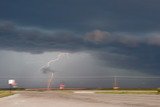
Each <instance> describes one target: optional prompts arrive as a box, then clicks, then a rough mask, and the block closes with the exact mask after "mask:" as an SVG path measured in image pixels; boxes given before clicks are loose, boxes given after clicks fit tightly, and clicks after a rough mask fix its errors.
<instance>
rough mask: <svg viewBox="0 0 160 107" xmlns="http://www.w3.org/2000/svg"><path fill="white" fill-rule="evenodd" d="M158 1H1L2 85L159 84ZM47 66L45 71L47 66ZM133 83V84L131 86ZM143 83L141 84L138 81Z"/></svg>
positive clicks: (0, 83)
mask: <svg viewBox="0 0 160 107" xmlns="http://www.w3.org/2000/svg"><path fill="white" fill-rule="evenodd" d="M159 4H160V1H159V0H1V1H0V80H1V81H0V87H7V86H8V85H7V80H8V79H15V80H16V81H17V83H18V86H19V87H45V86H46V83H47V78H48V77H49V76H50V73H48V72H47V73H44V72H43V69H42V68H43V67H46V64H47V63H48V62H49V61H52V60H54V59H56V58H57V56H58V55H59V54H60V53H68V54H67V55H64V56H62V57H61V58H59V60H58V61H54V62H51V63H50V66H49V67H48V69H49V70H50V71H54V82H53V83H52V86H54V87H56V86H58V84H60V83H62V82H64V83H65V84H66V86H67V87H98V88H101V87H102V88H103V87H112V85H113V83H112V82H113V76H130V77H131V76H136V77H137V76H138V77H137V78H129V77H127V78H126V77H123V78H122V77H119V78H118V81H119V82H120V83H119V84H120V85H121V86H120V87H159V85H160V84H159V83H158V82H157V81H159V79H158V78H150V79H147V80H146V79H144V78H139V76H141V77H160V72H159V70H160V31H159V30H160V21H159V19H160V14H159V12H160V6H159ZM48 69H47V70H48ZM131 83H132V85H131ZM137 83H139V84H137Z"/></svg>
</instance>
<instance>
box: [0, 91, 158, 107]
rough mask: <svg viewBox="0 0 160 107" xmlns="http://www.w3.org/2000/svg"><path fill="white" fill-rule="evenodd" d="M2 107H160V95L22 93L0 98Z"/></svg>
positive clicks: (65, 92) (58, 92)
mask: <svg viewBox="0 0 160 107" xmlns="http://www.w3.org/2000/svg"><path fill="white" fill-rule="evenodd" d="M0 107H160V95H153V94H152V95H146V94H95V93H92V92H90V91H88V92H80V91H78V92H75V93H73V92H71V91H44V92H43V91H42V92H41V91H21V92H17V94H15V95H13V96H9V97H4V98H0Z"/></svg>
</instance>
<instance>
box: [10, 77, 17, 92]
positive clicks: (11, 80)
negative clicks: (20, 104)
mask: <svg viewBox="0 0 160 107" xmlns="http://www.w3.org/2000/svg"><path fill="white" fill-rule="evenodd" d="M8 84H9V90H10V93H11V91H12V87H13V86H15V85H16V81H15V80H13V79H10V80H8Z"/></svg>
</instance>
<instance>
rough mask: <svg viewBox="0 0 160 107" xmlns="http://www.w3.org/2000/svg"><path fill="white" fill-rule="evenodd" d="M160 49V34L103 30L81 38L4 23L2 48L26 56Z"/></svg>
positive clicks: (1, 25)
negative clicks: (113, 49) (61, 52)
mask: <svg viewBox="0 0 160 107" xmlns="http://www.w3.org/2000/svg"><path fill="white" fill-rule="evenodd" d="M142 46H144V47H159V46H160V36H159V33H150V34H146V35H145V34H142V35H140V36H139V35H135V34H130V33H114V32H111V33H109V32H107V31H101V30H95V31H91V32H86V33H84V34H77V33H74V32H72V31H64V30H46V29H42V28H36V27H24V26H19V25H17V24H15V23H13V22H9V21H1V22H0V48H1V49H3V50H15V51H24V52H30V53H34V52H37V53H39V52H45V51H56V50H58V51H81V50H99V49H102V50H106V48H107V47H115V48H123V47H125V48H127V47H128V48H136V47H137V48H138V47H142Z"/></svg>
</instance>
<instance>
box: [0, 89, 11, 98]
mask: <svg viewBox="0 0 160 107" xmlns="http://www.w3.org/2000/svg"><path fill="white" fill-rule="evenodd" d="M9 95H13V93H11V92H10V91H4V90H0V98H1V97H6V96H9Z"/></svg>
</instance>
